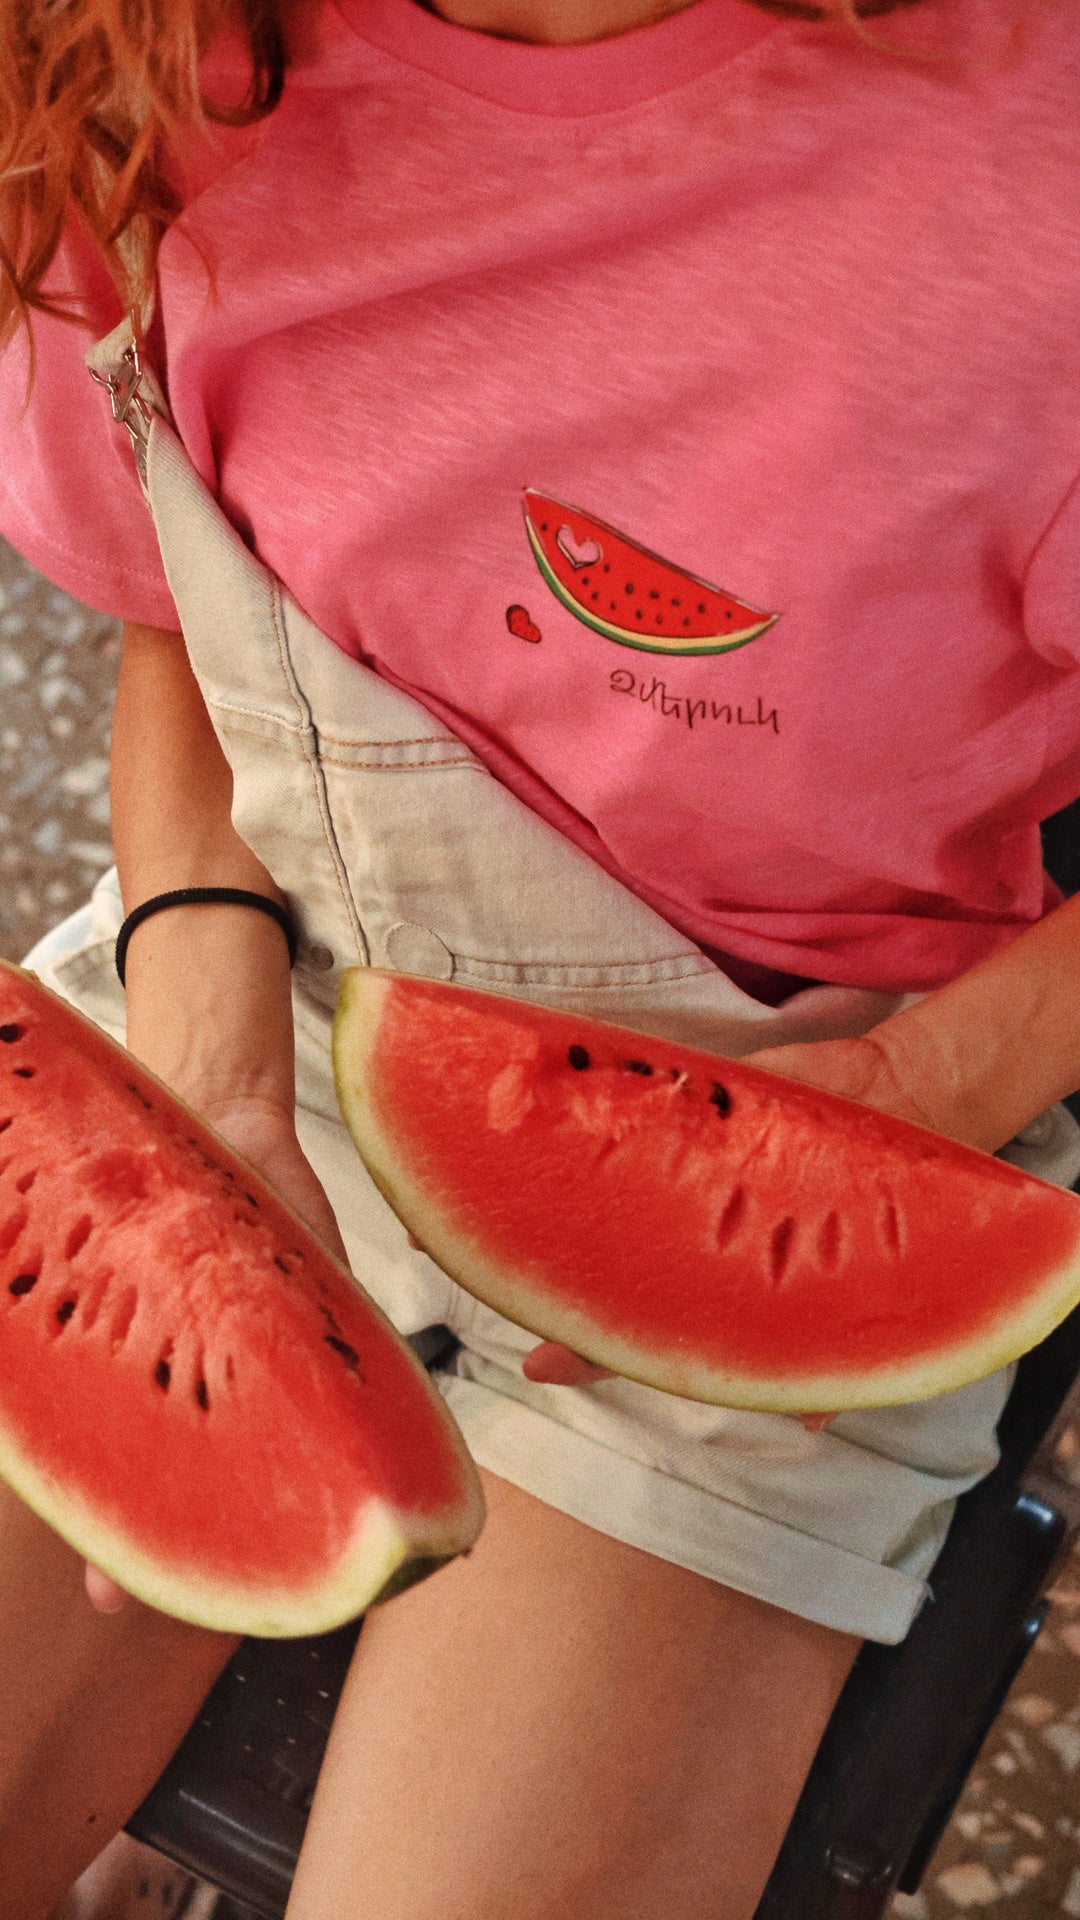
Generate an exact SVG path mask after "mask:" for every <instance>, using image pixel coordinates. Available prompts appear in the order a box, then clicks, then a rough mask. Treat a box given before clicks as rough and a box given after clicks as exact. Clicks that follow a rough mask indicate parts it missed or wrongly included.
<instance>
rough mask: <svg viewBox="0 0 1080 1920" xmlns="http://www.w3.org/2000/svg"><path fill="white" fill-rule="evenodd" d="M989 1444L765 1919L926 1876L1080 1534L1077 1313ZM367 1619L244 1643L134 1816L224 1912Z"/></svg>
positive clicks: (300, 1779)
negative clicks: (984, 1472)
mask: <svg viewBox="0 0 1080 1920" xmlns="http://www.w3.org/2000/svg"><path fill="white" fill-rule="evenodd" d="M1078 822H1080V802H1077V803H1076V804H1075V805H1074V806H1073V807H1071V808H1069V809H1067V810H1066V811H1065V812H1064V813H1062V814H1060V815H1057V816H1055V818H1054V819H1053V820H1052V821H1050V822H1048V823H1047V824H1046V827H1045V828H1044V845H1045V848H1046V859H1047V865H1048V867H1049V869H1050V871H1051V872H1052V873H1054V875H1055V877H1056V878H1057V879H1058V881H1059V884H1060V885H1061V886H1062V887H1063V890H1064V891H1065V892H1067V893H1071V892H1074V891H1077V890H1078V889H1080V832H1078V831H1077V828H1078ZM1070 1104H1072V1105H1074V1106H1075V1108H1076V1110H1077V1112H1078V1117H1080V1102H1071V1103H1070ZM451 1340H452V1336H450V1335H448V1334H447V1332H446V1329H445V1328H436V1329H431V1330H429V1331H428V1332H427V1333H426V1334H425V1335H422V1336H419V1338H418V1341H417V1343H416V1344H417V1345H418V1347H419V1350H420V1352H421V1355H422V1357H423V1358H424V1360H425V1361H426V1362H427V1363H428V1364H434V1363H436V1362H437V1360H438V1359H439V1358H441V1357H442V1355H443V1354H444V1353H445V1352H446V1350H447V1342H448V1341H451ZM999 1439H1000V1442H1001V1460H1000V1463H999V1465H998V1466H997V1468H996V1469H995V1471H994V1472H993V1473H992V1474H991V1475H990V1476H989V1477H988V1478H987V1479H986V1480H984V1481H982V1482H981V1483H980V1484H979V1485H978V1486H977V1487H974V1488H973V1489H972V1490H971V1492H969V1493H967V1494H965V1495H964V1496H963V1498H962V1499H961V1500H960V1501H959V1502H958V1504H957V1511H956V1516H955V1519H954V1521H953V1524H952V1526H951V1528H950V1531H949V1535H948V1538H947V1540H946V1543H945V1546H944V1547H943V1549H942V1552H941V1554H940V1556H939V1558H938V1561H937V1563H936V1565H935V1567H934V1570H933V1575H932V1591H933V1599H932V1601H931V1602H929V1603H928V1604H927V1605H926V1606H925V1607H924V1608H923V1610H922V1612H921V1613H920V1615H919V1616H918V1618H917V1620H916V1621H915V1623H914V1626H913V1627H912V1628H911V1631H910V1632H909V1634H908V1636H907V1638H906V1639H905V1640H904V1641H903V1642H902V1643H901V1644H900V1645H899V1646H897V1647H883V1646H879V1645H874V1644H868V1645H867V1646H865V1647H864V1648H863V1650H862V1652H861V1653H860V1655H859V1657H858V1659H857V1660H856V1662H855V1665H854V1667H853V1669H852V1672H851V1675H850V1677H849V1679H848V1682H847V1685H846V1686H845V1688H844V1690H843V1693H842V1694H841V1696H840V1699H839V1701H838V1703H837V1706H836V1709H835V1711H834V1713H833V1715H832V1718H831V1720H830V1722H829V1725H828V1727H827V1729H826V1732H825V1736H824V1739H823V1740H822V1743H821V1746H820V1748H819V1751H818V1754H817V1757H816V1759H815V1761H814V1764H813V1766H812V1768H811V1771H810V1774H809V1776H808V1778H807V1781H806V1785H805V1788H804V1791H803V1794H802V1797H801V1799H800V1801H799V1804H798V1807H797V1809H796V1811H795V1815H794V1817H793V1819H792V1822H791V1825H790V1827H789V1829H788V1833H787V1836H786V1838H785V1840H784V1843H783V1846H782V1847H781V1849H780V1853H779V1855H778V1858H777V1861H776V1864H775V1866H774V1868H773V1872H772V1874H771V1876H770V1879H769V1882H768V1885H767V1887H766V1889H765V1892H764V1894H763V1896H762V1899H761V1903H760V1905H759V1907H758V1911H757V1915H756V1920H880V1916H881V1915H882V1914H883V1913H884V1911H885V1908H886V1906H887V1905H888V1902H889V1900H890V1899H891V1897H892V1894H893V1892H894V1891H896V1889H897V1888H899V1889H901V1890H903V1891H906V1892H914V1891H915V1889H916V1888H917V1886H918V1884H919V1880H920V1878H921V1876H922V1873H923V1871H924V1869H925V1867H926V1864H927V1862H928V1860H929V1859H930V1856H931V1854H932V1853H933V1850H934V1848H935V1847H936V1845H937V1842H938V1840H939V1838H940V1836H941V1833H942V1831H943V1829H944V1827H945V1825H946V1822H947V1821H948V1819H949V1816H950V1814H951V1812H952V1810H953V1807H954V1806H955V1804H956V1801H957V1798H958V1797H959V1794H960V1792H961V1789H962V1787H963V1784H964V1781H965V1779H966V1777H967V1774H968V1772H969V1771H970V1768H971V1766H972V1765H973V1763H974V1761H975V1758H976V1756H977V1754H978V1752H979V1749H980V1747H981V1745H982V1743H983V1740H984V1739H985V1737H986V1735H987V1733H988V1732H989V1729H990V1726H991V1724H992V1722H993V1720H994V1719H995V1717H996V1715H997V1713H998V1710H999V1708H1000V1706H1001V1704H1002V1702H1003V1700H1004V1698H1005V1695H1006V1693H1007V1691H1008V1689H1009V1687H1010V1685H1011V1684H1012V1681H1013V1679H1014V1678H1015V1676H1016V1674H1017V1672H1018V1671H1019V1669H1020V1666H1021V1664H1022V1663H1023V1661H1024V1659H1025V1658H1026V1656H1027V1654H1028V1652H1029V1651H1030V1649H1031V1647H1032V1645H1033V1644H1034V1641H1035V1638H1036V1636H1037V1634H1038V1632H1039V1628H1040V1626H1041V1625H1042V1622H1043V1620H1044V1618H1045V1616H1046V1612H1047V1610H1048V1605H1049V1602H1048V1601H1047V1599H1046V1598H1045V1593H1046V1588H1047V1586H1048V1585H1049V1583H1050V1581H1051V1580H1052V1578H1053V1575H1054V1572H1055V1569H1056V1568H1057V1567H1058V1565H1059V1564H1060V1563H1061V1561H1062V1560H1063V1558H1064V1557H1065V1555H1066V1554H1067V1553H1068V1551H1069V1548H1070V1546H1071V1544H1072V1542H1073V1540H1074V1539H1075V1538H1076V1536H1077V1534H1078V1533H1080V1446H1078V1445H1077V1440H1078V1439H1080V1308H1077V1310H1076V1311H1075V1312H1074V1313H1073V1314H1072V1315H1071V1316H1070V1317H1069V1319H1068V1320H1066V1321H1065V1322H1064V1323H1063V1325H1062V1326H1060V1327H1059V1328H1058V1329H1057V1330H1056V1332H1055V1333H1053V1334H1052V1335H1051V1336H1050V1338H1049V1339H1048V1340H1046V1341H1044V1342H1043V1344H1042V1345H1041V1346H1040V1347H1038V1348H1036V1349H1035V1351H1034V1352H1032V1353H1030V1354H1028V1355H1026V1356H1025V1358H1024V1359H1023V1360H1022V1361H1021V1363H1020V1366H1019V1368H1018V1370H1017V1378H1016V1381H1015V1383H1014V1386H1013V1390H1012V1393H1011V1395H1010V1397H1009V1401H1008V1404H1007V1406H1006V1409H1005V1413H1004V1415H1003V1417H1002V1420H1001V1423H1000V1426H999ZM1074 1461H1075V1462H1076V1463H1078V1464H1077V1465H1075V1466H1073V1465H1072V1464H1071V1463H1073V1462H1074ZM1074 1475H1075V1478H1074ZM360 1624H361V1623H359V1622H356V1623H354V1624H353V1625H351V1626H348V1627H343V1628H341V1629H340V1630H339V1631H338V1632H336V1633H333V1634H328V1635H324V1636H321V1637H320V1638H318V1639H312V1640H300V1641H286V1642H283V1641H262V1642H260V1641H255V1640H247V1641H245V1642H244V1643H243V1645H242V1646H241V1647H240V1648H239V1649H238V1651H237V1653H236V1655H235V1656H234V1658H233V1659H232V1660H231V1661H230V1662H229V1664H228V1666H227V1667H226V1668H225V1670H224V1672H223V1674H222V1675H221V1677H220V1679H219V1680H218V1682H217V1684H216V1686H215V1687H214V1688H213V1690H212V1692H211V1693H210V1695H209V1696H208V1698H207V1700H206V1702H205V1704H204V1707H203V1709H202V1711H201V1713H200V1715H199V1718H198V1719H197V1721H196V1723H195V1725H194V1726H193V1727H192V1729H191V1731H190V1733H189V1734H188V1736H187V1738H186V1739H185V1741H184V1742H183V1744H182V1745H181V1747H180V1748H179V1750H178V1751H177V1753H176V1755H175V1756H174V1758H173V1760H172V1761H171V1762H170V1764H169V1766H168V1767H167V1768H166V1769H165V1772H164V1773H163V1774H162V1776H161V1778H160V1780H159V1781H158V1782H157V1784H156V1786H155V1787H154V1788H153V1790H152V1791H151V1793H150V1794H149V1795H148V1796H147V1798H146V1800H145V1801H144V1802H143V1804H142V1806H141V1807H140V1808H139V1809H138V1811H137V1812H136V1814H135V1815H134V1816H133V1818H132V1819H131V1821H130V1822H129V1824H128V1830H129V1832H131V1833H133V1834H134V1835H136V1837H137V1838H139V1839H142V1840H145V1841H148V1842H149V1843H150V1844H151V1845H153V1846H155V1847H157V1848H159V1850H160V1851H161V1852H162V1853H164V1854H166V1855H168V1856H169V1857H170V1858H171V1859H174V1860H176V1861H177V1862H178V1863H179V1864H181V1865H183V1866H186V1867H187V1868H189V1869H190V1870H191V1871H193V1872H195V1873H197V1874H198V1875H199V1876H200V1877H201V1878H203V1879H204V1880H207V1881H209V1882H211V1884H213V1885H215V1886H218V1887H220V1888H221V1889H222V1890H223V1892H224V1893H225V1895H226V1896H228V1899H227V1902H226V1907H225V1908H224V1909H222V1910H221V1920H229V1916H232V1920H242V1916H258V1920H281V1917H282V1916H283V1914H284V1911H285V1904H286V1901H287V1899H288V1892H289V1887H290V1884H291V1881H292V1876H293V1870H294V1867H295V1863H296V1858H297V1854H298V1852H299V1848H300V1843H301V1840H302V1838H303V1832H304V1826H305V1823H306V1819H307V1814H308V1811H309V1808H310V1805H311V1798H312V1794H313V1792H314V1787H315V1780H316V1777H317V1774H318V1770H319V1766H320V1764H321V1760H322V1755H323V1751H324V1748H325V1745H326V1740H327V1737H328V1734H329V1730H330V1723H331V1720H332V1718H333V1713H334V1708H335V1705H336V1702H337V1699H338V1696H339V1693H340V1690H341V1686H342V1684H343V1681H344V1678H345V1673H346V1671H347V1668H348V1664H349V1660H350V1658H351V1655H352V1650H353V1647H354V1646H355V1643H356V1639H357V1637H358V1634H359V1631H360ZM702 1920H707V1916H704V1915H703V1916H702Z"/></svg>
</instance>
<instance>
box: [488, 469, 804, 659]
mask: <svg viewBox="0 0 1080 1920" xmlns="http://www.w3.org/2000/svg"><path fill="white" fill-rule="evenodd" d="M524 504H525V531H526V533H527V534H528V536H529V545H530V546H531V547H532V550H533V555H534V557H535V560H536V564H537V566H538V567H539V569H540V571H541V573H542V574H543V576H544V579H545V580H546V581H547V583H548V586H549V587H550V588H551V591H552V593H554V594H555V595H556V596H557V598H558V599H560V600H561V601H562V603H563V606H564V607H566V608H567V610H568V611H569V612H570V613H572V614H575V615H576V616H577V618H578V619H579V620H583V621H584V622H585V625H586V626H587V627H593V628H595V630H596V632H597V633H603V634H606V635H607V637H608V639H609V640H617V641H618V642H619V644H620V646H624V647H640V648H642V649H643V650H644V651H645V652H646V653H728V652H730V651H731V650H732V648H734V647H745V645H746V643H747V641H748V640H754V639H756V638H757V636H758V634H759V633H764V632H765V629H766V627H771V626H772V624H773V622H774V620H777V619H778V618H779V615H778V614H775V613H763V612H762V610H761V608H760V607H750V606H747V604H746V602H745V601H743V600H733V599H732V597H731V595H730V593H724V592H723V590H722V589H721V588H720V587H711V586H710V585H709V584H708V581H706V580H699V579H698V577H697V575H696V574H693V573H685V572H684V571H683V569H682V568H681V567H675V566H672V564H671V562H670V560H663V559H661V557H660V555H659V554H657V553H650V552H649V550H648V548H647V547H639V546H638V543H637V541H636V540H630V539H628V538H627V536H626V534H624V533H619V532H618V531H617V530H616V528H614V527H609V526H608V525H607V524H606V522H605V521H603V520H594V519H593V517H592V515H591V514H588V513H583V512H582V510H581V508H580V507H568V506H567V505H566V503H565V501H562V500H553V499H552V498H551V497H550V495H548V494H546V493H536V492H534V491H533V489H532V488H531V487H527V488H526V489H525V492H524Z"/></svg>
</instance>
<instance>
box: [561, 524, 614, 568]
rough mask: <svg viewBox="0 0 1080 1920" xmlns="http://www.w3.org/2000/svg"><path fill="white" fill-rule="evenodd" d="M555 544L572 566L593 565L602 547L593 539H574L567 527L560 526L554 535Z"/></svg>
mask: <svg viewBox="0 0 1080 1920" xmlns="http://www.w3.org/2000/svg"><path fill="white" fill-rule="evenodd" d="M555 545H556V546H557V547H558V549H559V551H560V553H564V554H565V555H566V558H567V559H568V560H569V562H570V565H571V566H572V567H595V565H596V563H597V561H598V560H599V558H600V555H601V553H602V552H603V548H602V547H601V546H599V545H598V544H597V542H596V541H595V540H581V541H577V540H575V539H574V535H573V532H572V530H571V528H569V527H560V528H559V531H558V533H557V534H556V535H555Z"/></svg>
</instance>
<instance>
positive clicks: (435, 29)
mask: <svg viewBox="0 0 1080 1920" xmlns="http://www.w3.org/2000/svg"><path fill="white" fill-rule="evenodd" d="M337 5H338V7H339V9H340V12H341V13H342V14H343V15H344V17H345V19H346V21H347V22H348V24H349V26H350V27H351V28H352V29H353V31H354V32H355V33H357V34H359V35H360V36H361V37H362V38H363V39H365V40H367V41H369V42H370V43H371V44H372V45H374V46H376V47H379V48H381V49H382V50H383V52H385V53H390V54H394V55H396V56H397V57H398V58H399V59H401V60H403V61H405V62H406V63H407V64H408V65H409V66H413V67H418V68H420V69H421V70H422V71H423V72H425V73H428V74H431V75H433V76H434V77H435V78H437V79H441V80H445V81H447V82H449V84H450V85H451V86H455V87H458V88H460V89H462V90H463V91H464V92H466V93H471V94H474V95H479V96H480V97H481V98H482V99H485V100H492V101H495V102H496V103H498V104H499V105H502V106H507V107H514V108H517V109H518V110H519V111H520V112H525V113H543V114H552V115H567V116H569V115H582V114H591V113H605V112H611V111H612V110H613V109H617V108H619V107H628V106H633V105H634V104H635V103H636V102H638V101H643V100H649V99H652V98H653V97H654V96H656V95H658V94H661V93H667V92H669V91H670V90H671V89H672V88H673V87H677V86H682V85H684V84H685V83H686V82H687V81H690V80H694V79H696V78H697V77H698V76H699V75H700V74H702V73H707V72H710V71H712V70H714V69H715V68H717V67H720V66H723V65H724V64H725V63H726V62H727V61H729V60H732V59H734V58H735V57H736V56H737V55H739V54H741V53H743V52H745V51H746V50H747V49H748V48H750V47H752V46H754V44H755V43H756V42H757V41H759V40H762V39H764V38H765V36H766V35H768V34H770V33H775V32H776V31H777V30H778V28H779V25H780V23H779V22H778V21H777V19H776V18H775V17H773V16H771V15H769V14H768V13H765V12H763V11H762V10H761V9H760V8H758V7H755V6H753V5H751V4H749V0H696V4H695V5H693V6H690V7H686V8H685V9H684V10H683V11H682V12H681V13H676V14H672V15H670V16H669V18H667V19H666V20H660V21H658V22H657V23H656V24H655V25H653V26H646V27H638V28H635V29H634V30H633V31H632V32H630V33H625V34H620V35H618V36H617V37H616V38H614V39H610V40H597V41H590V42H588V43H586V44H585V45H579V46H570V47H540V46H533V45H531V44H529V43H526V42H523V41H518V40H501V39H498V38H496V37H495V36H494V35H493V34H487V33H480V32H477V31H475V30H474V29H472V28H469V27H459V26H456V25H454V24H453V23H452V22H450V21H448V20H444V19H442V18H441V16H440V15H438V14H433V13H429V12H427V10H426V9H425V8H424V7H422V6H420V5H418V4H417V0H337Z"/></svg>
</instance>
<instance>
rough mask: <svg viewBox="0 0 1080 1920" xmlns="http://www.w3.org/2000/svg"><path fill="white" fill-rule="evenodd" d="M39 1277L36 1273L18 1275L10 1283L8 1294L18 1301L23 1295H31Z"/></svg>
mask: <svg viewBox="0 0 1080 1920" xmlns="http://www.w3.org/2000/svg"><path fill="white" fill-rule="evenodd" d="M39 1277H40V1276H39V1275H38V1274H36V1273H17V1274H16V1275H15V1278H14V1280H11V1281H9V1282H8V1292H9V1293H13V1294H14V1295H15V1297H16V1299H18V1297H19V1296H20V1295H21V1294H24V1293H29V1292H30V1289H31V1288H32V1287H36V1286H37V1283H38V1279H39Z"/></svg>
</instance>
